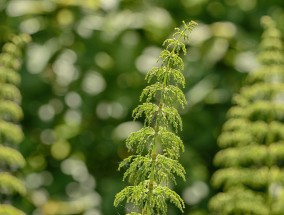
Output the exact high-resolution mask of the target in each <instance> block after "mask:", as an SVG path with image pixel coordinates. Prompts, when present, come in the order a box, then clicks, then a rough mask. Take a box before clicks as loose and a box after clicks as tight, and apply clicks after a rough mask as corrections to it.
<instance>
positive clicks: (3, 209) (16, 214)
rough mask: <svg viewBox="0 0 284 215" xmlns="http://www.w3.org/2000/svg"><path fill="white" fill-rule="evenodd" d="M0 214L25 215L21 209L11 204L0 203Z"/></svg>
mask: <svg viewBox="0 0 284 215" xmlns="http://www.w3.org/2000/svg"><path fill="white" fill-rule="evenodd" d="M0 214H3V215H25V213H23V212H22V211H20V210H18V209H17V208H14V207H13V206H11V205H7V204H2V205H0Z"/></svg>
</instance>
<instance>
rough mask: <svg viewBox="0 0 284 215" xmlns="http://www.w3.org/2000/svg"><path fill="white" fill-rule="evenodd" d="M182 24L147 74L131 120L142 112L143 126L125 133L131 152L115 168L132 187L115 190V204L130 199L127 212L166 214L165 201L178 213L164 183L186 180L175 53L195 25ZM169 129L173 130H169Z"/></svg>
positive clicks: (178, 203)
mask: <svg viewBox="0 0 284 215" xmlns="http://www.w3.org/2000/svg"><path fill="white" fill-rule="evenodd" d="M183 24H184V25H183V28H184V29H179V28H176V29H175V30H176V32H175V33H174V35H173V38H172V39H167V40H165V42H164V44H163V45H164V47H165V49H164V50H163V51H162V52H161V53H160V56H159V60H160V61H161V65H160V66H159V67H154V68H152V69H151V70H150V71H149V72H148V73H147V75H146V80H147V82H148V83H152V84H151V85H149V86H147V87H145V88H144V90H143V91H142V94H141V96H140V101H145V102H144V103H143V104H141V105H139V106H138V107H136V108H135V109H134V110H133V117H134V120H136V119H137V118H140V117H143V116H145V121H144V127H143V128H142V129H140V130H139V131H137V132H134V133H132V134H130V135H129V137H128V138H127V140H126V146H127V148H128V150H129V151H131V152H134V153H136V154H135V155H131V156H129V157H128V158H125V159H124V160H123V161H122V162H121V163H120V165H119V169H122V168H125V167H128V169H127V170H126V172H125V173H124V177H123V179H128V181H129V182H130V183H133V184H134V186H127V187H126V188H124V189H123V190H122V191H120V192H119V193H118V194H117V195H116V197H115V201H114V205H115V206H116V207H117V206H118V205H119V204H120V203H121V202H122V201H123V200H124V199H126V202H127V203H132V204H133V208H134V209H133V210H134V211H136V212H131V213H130V214H132V215H134V214H135V215H139V214H141V215H152V214H166V213H167V201H170V202H171V203H173V204H174V205H175V206H176V207H178V208H179V209H180V210H181V211H182V212H183V208H184V207H185V205H184V202H183V200H182V199H181V197H180V196H179V195H178V194H177V193H176V192H174V191H172V190H171V189H170V188H169V186H170V183H171V182H174V183H176V179H175V177H176V175H177V176H180V177H181V178H183V179H184V180H185V169H184V168H183V167H182V165H181V164H180V163H179V162H178V158H179V156H180V151H183V150H184V146H183V143H182V140H181V139H180V138H179V137H178V136H177V134H176V133H177V132H178V130H181V129H182V120H181V117H180V115H179V113H178V110H177V108H178V106H181V107H182V108H184V105H185V104H186V99H185V96H184V94H183V92H182V91H181V89H180V87H185V78H184V76H183V74H182V73H181V70H183V69H184V64H183V60H182V59H181V58H180V56H179V55H180V54H181V53H183V54H186V51H187V50H186V47H185V44H184V41H187V40H188V39H189V36H188V34H189V33H190V32H191V31H192V30H193V28H194V27H195V26H196V25H197V23H196V22H194V21H191V22H189V23H188V24H186V23H185V22H183ZM172 128H174V131H175V132H174V131H172Z"/></svg>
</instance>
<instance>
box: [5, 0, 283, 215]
mask: <svg viewBox="0 0 284 215" xmlns="http://www.w3.org/2000/svg"><path fill="white" fill-rule="evenodd" d="M283 8H284V2H283V1H281V0H271V1H265V0H250V1H246V0H222V1H221V0H219V1H218V0H215V1H212V0H177V1H172V0H154V1H150V0H144V1H130V0H120V1H119V0H107V1H105V0H84V1H78V0H42V1H34V0H0V32H1V34H0V44H1V46H2V45H3V44H4V42H6V41H7V40H8V37H9V34H10V33H18V32H25V33H29V34H31V36H32V39H33V42H31V43H30V44H29V46H28V47H27V48H26V53H25V59H24V67H23V68H22V71H21V74H22V83H21V92H22V96H23V101H22V108H23V111H24V115H25V118H24V120H23V121H22V125H23V130H24V133H25V140H24V142H23V143H22V144H21V145H20V150H21V152H22V154H23V155H24V157H25V159H26V161H27V165H26V167H25V169H24V174H25V179H24V180H25V182H26V185H27V187H28V189H29V190H30V192H29V193H28V195H27V198H26V199H25V200H23V199H21V198H19V199H17V200H18V205H20V206H21V208H22V209H23V210H24V211H26V213H27V214H71V211H72V212H74V213H75V214H85V215H97V214H104V215H108V214H109V215H110V214H123V212H124V209H125V208H124V207H128V206H127V205H126V206H124V205H121V207H120V208H119V209H115V208H114V207H112V205H113V200H114V196H115V193H117V192H118V191H119V190H121V189H122V187H124V186H125V184H124V183H123V182H122V181H121V178H122V175H121V174H122V173H121V172H118V171H117V167H118V164H119V162H120V161H121V160H122V159H123V158H125V157H127V156H128V154H127V149H126V148H125V144H124V140H125V138H126V137H127V136H128V134H129V133H130V132H132V131H136V130H138V129H139V128H141V126H142V124H141V123H139V122H133V121H132V119H131V110H133V108H134V107H136V106H137V105H138V103H139V95H140V92H141V90H142V89H143V88H144V87H145V85H146V82H145V81H144V75H145V73H146V72H147V70H148V69H149V68H151V67H152V66H153V65H155V63H156V57H157V56H158V54H159V52H160V50H161V45H162V41H164V40H165V39H166V38H168V37H169V35H170V34H171V33H172V30H173V28H174V27H177V26H178V25H179V24H180V23H181V21H182V20H185V21H189V20H195V21H197V22H198V23H199V26H198V28H197V29H196V30H195V31H194V32H193V34H192V37H191V38H192V39H191V46H192V47H190V51H189V53H188V55H187V56H186V57H185V58H184V59H185V63H186V65H185V76H186V80H187V85H186V89H185V91H184V92H185V94H186V98H187V100H188V101H189V105H188V106H187V107H186V108H185V110H184V111H183V113H182V118H183V124H184V129H183V132H182V133H181V134H180V135H181V138H182V139H183V140H184V143H185V153H183V154H182V156H181V163H182V164H183V166H184V167H185V169H186V171H187V176H186V177H187V181H186V182H182V181H181V182H178V187H176V191H177V192H178V193H180V194H181V195H182V197H183V198H184V200H185V203H186V209H185V214H190V215H197V214H198V215H202V214H208V212H207V203H208V199H209V197H210V196H211V195H212V194H213V193H214V191H213V190H212V189H211V185H210V177H211V175H212V173H213V172H214V171H215V169H214V167H213V162H212V160H213V157H214V155H215V153H216V151H217V150H218V148H217V144H216V139H217V137H218V135H219V134H220V128H221V126H222V124H223V122H224V121H225V114H226V112H227V110H228V109H229V108H230V106H231V97H232V95H233V94H234V93H235V92H238V90H239V88H240V86H241V83H242V80H243V78H244V77H245V76H246V72H249V71H252V70H253V69H254V68H255V67H256V66H257V61H256V57H255V56H256V48H257V45H258V42H259V41H260V35H261V31H262V29H261V27H260V18H261V17H262V16H263V15H271V16H272V17H273V18H274V19H275V21H276V22H277V24H278V26H279V27H280V29H281V28H282V29H281V30H282V31H283V30H284V29H283V26H284V23H283V22H284V13H283ZM71 206H72V207H71ZM68 210H69V211H68ZM178 213H179V212H178V211H175V209H174V208H169V214H178Z"/></svg>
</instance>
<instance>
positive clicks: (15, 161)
mask: <svg viewBox="0 0 284 215" xmlns="http://www.w3.org/2000/svg"><path fill="white" fill-rule="evenodd" d="M29 40H30V37H29V36H28V35H26V34H22V35H19V36H13V37H12V40H11V42H8V43H6V44H5V45H4V46H3V49H2V53H1V54H0V172H1V173H0V214H7V215H10V214H11V215H23V214H24V213H23V212H21V211H19V210H17V209H15V208H14V207H12V206H10V205H7V204H3V203H7V202H8V200H7V199H6V198H7V196H10V195H12V194H14V193H19V194H21V195H24V194H25V193H26V188H25V186H24V183H23V182H22V180H21V179H19V178H18V177H16V174H15V173H14V172H15V170H17V169H18V168H22V167H23V166H24V165H25V159H24V158H23V156H22V155H21V153H19V152H18V151H17V150H16V149H15V148H13V147H14V146H15V144H19V143H21V141H22V140H23V132H22V129H21V128H20V126H19V125H18V123H19V121H20V120H21V119H22V118H23V111H22V109H21V107H20V101H21V94H20V91H19V89H18V85H19V84H20V75H19V74H18V73H17V70H19V67H20V59H21V55H20V54H21V48H22V47H23V46H24V45H25V44H26V43H28V42H29Z"/></svg>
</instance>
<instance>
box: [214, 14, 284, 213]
mask: <svg viewBox="0 0 284 215" xmlns="http://www.w3.org/2000/svg"><path fill="white" fill-rule="evenodd" d="M262 22H263V25H264V28H265V31H264V33H263V37H262V41H261V43H260V53H259V61H260V63H261V66H260V68H258V69H256V70H255V71H253V72H251V73H249V75H248V77H247V78H246V82H245V86H244V87H242V89H241V90H240V93H239V94H237V95H236V96H235V97H234V103H235V106H234V107H232V108H231V110H229V112H228V120H227V122H226V123H225V124H224V126H223V132H222V134H221V135H220V137H219V146H220V147H221V148H222V149H221V150H220V151H219V152H218V153H217V154H216V156H215V164H216V165H217V166H219V167H220V168H221V169H219V170H217V171H216V172H215V174H214V175H213V178H212V182H213V185H214V187H216V188H219V189H222V192H220V193H218V194H217V195H215V196H213V198H212V199H211V202H210V205H209V206H210V208H211V210H212V212H213V214H222V215H229V214H230V215H231V214H254V215H262V214H263V215H266V214H270V215H280V214H284V210H283V207H281V206H280V205H283V201H284V198H283V194H284V169H283V167H284V135H283V134H284V124H283V123H284V105H283V104H284V103H283V98H284V97H283V95H284V82H283V81H284V49H283V45H282V40H281V39H282V38H281V34H280V31H279V30H278V29H277V28H276V26H275V23H274V22H273V21H272V19H270V18H269V17H263V18H262Z"/></svg>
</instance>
